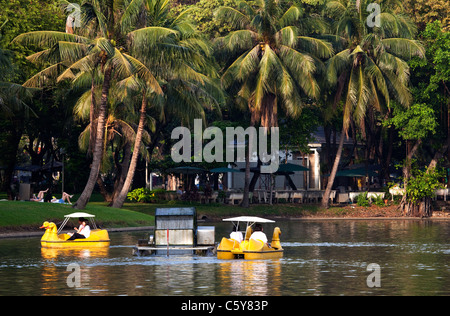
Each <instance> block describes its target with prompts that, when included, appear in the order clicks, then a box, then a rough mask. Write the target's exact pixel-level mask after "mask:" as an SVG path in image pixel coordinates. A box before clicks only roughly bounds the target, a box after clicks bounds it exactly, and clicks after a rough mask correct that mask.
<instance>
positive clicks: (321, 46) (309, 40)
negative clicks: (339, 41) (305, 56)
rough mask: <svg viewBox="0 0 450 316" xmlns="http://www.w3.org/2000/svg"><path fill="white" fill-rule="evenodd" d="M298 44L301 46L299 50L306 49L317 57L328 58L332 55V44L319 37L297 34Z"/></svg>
mask: <svg viewBox="0 0 450 316" xmlns="http://www.w3.org/2000/svg"><path fill="white" fill-rule="evenodd" d="M298 46H299V47H300V48H301V50H303V51H306V52H308V53H310V54H312V55H315V56H317V57H319V58H330V57H331V56H333V55H334V49H333V45H331V43H329V42H327V41H325V40H322V39H319V38H315V37H308V36H299V37H298Z"/></svg>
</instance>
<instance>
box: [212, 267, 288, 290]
mask: <svg viewBox="0 0 450 316" xmlns="http://www.w3.org/2000/svg"><path fill="white" fill-rule="evenodd" d="M219 279H220V284H221V288H222V291H223V293H224V295H281V294H282V292H281V285H282V282H281V260H280V259H272V260H233V261H225V262H221V263H220V269H219Z"/></svg>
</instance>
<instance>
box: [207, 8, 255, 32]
mask: <svg viewBox="0 0 450 316" xmlns="http://www.w3.org/2000/svg"><path fill="white" fill-rule="evenodd" d="M214 16H215V17H216V19H218V20H219V21H226V22H227V23H229V24H230V25H231V26H232V27H235V28H238V29H245V28H247V27H248V26H249V25H250V22H251V20H250V19H249V17H248V16H247V15H245V14H244V13H242V12H240V11H239V10H237V9H235V8H232V7H226V6H225V7H220V8H218V9H217V10H216V11H215V12H214Z"/></svg>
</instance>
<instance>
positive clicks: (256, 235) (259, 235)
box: [250, 223, 269, 244]
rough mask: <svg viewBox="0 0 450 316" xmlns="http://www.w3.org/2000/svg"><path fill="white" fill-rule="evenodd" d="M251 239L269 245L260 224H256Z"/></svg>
mask: <svg viewBox="0 0 450 316" xmlns="http://www.w3.org/2000/svg"><path fill="white" fill-rule="evenodd" d="M250 239H254V240H261V241H262V242H263V243H265V244H268V242H269V241H268V240H267V236H266V234H265V233H263V228H262V225H261V224H259V223H256V224H255V229H254V231H253V234H252V235H251V236H250Z"/></svg>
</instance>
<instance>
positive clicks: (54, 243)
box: [40, 212, 110, 249]
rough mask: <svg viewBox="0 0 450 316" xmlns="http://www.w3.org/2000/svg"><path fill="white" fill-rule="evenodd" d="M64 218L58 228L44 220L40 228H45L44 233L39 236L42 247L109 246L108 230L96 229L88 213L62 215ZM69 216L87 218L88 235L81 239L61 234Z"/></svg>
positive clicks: (85, 247)
mask: <svg viewBox="0 0 450 316" xmlns="http://www.w3.org/2000/svg"><path fill="white" fill-rule="evenodd" d="M64 217H65V219H64V221H63V223H62V224H61V226H60V227H59V229H57V227H56V224H55V223H52V222H44V223H43V224H42V226H41V227H40V228H44V229H45V233H44V235H43V236H42V238H41V246H42V247H43V248H52V249H65V248H70V249H88V248H100V247H109V244H110V239H109V234H108V231H107V230H105V229H98V228H97V225H96V224H95V221H94V217H95V215H91V214H88V213H81V212H77V213H72V214H69V215H65V216H64ZM71 218H89V222H90V225H91V227H92V228H93V229H92V228H91V231H90V235H89V237H87V238H83V239H74V240H68V239H69V238H70V237H71V236H70V235H68V234H61V231H62V229H63V228H64V226H65V225H66V223H67V222H68V221H69V219H71Z"/></svg>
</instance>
